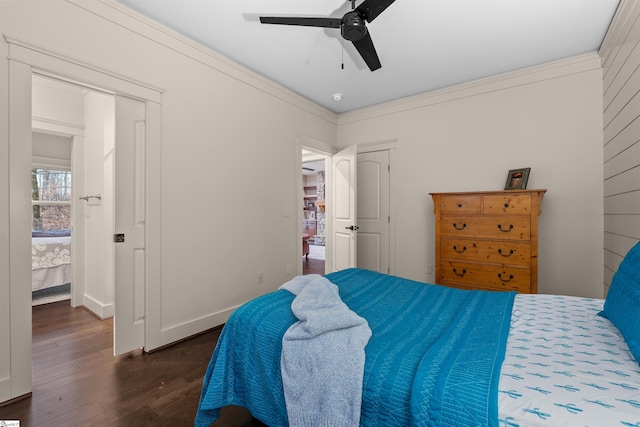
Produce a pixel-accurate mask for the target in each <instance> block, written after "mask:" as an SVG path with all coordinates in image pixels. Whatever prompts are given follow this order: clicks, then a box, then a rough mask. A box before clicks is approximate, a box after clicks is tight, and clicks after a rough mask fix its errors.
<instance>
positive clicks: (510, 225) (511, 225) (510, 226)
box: [454, 224, 513, 233]
mask: <svg viewBox="0 0 640 427" xmlns="http://www.w3.org/2000/svg"><path fill="white" fill-rule="evenodd" d="M454 225H455V224H454ZM498 228H499V229H500V231H502V232H503V233H508V232H510V231H511V230H512V229H513V224H509V228H508V229H507V230H503V229H502V224H498Z"/></svg>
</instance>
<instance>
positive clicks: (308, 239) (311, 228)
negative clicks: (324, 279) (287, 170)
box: [301, 148, 327, 275]
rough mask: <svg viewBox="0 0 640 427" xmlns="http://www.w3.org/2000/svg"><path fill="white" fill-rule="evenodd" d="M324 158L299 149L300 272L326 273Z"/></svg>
mask: <svg viewBox="0 0 640 427" xmlns="http://www.w3.org/2000/svg"><path fill="white" fill-rule="evenodd" d="M326 159H327V156H326V155H325V154H321V153H316V152H313V151H310V150H307V149H304V148H303V149H302V195H301V199H302V224H301V226H302V274H321V275H324V274H325V259H326V230H327V229H326V216H325V200H326V190H325V188H326V186H325V183H326V174H325V171H326Z"/></svg>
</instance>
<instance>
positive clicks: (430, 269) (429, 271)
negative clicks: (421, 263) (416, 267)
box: [427, 264, 433, 274]
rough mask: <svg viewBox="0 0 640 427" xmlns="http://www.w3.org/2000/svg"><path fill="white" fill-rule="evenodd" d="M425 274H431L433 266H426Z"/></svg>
mask: <svg viewBox="0 0 640 427" xmlns="http://www.w3.org/2000/svg"><path fill="white" fill-rule="evenodd" d="M427 274H433V265H431V264H427Z"/></svg>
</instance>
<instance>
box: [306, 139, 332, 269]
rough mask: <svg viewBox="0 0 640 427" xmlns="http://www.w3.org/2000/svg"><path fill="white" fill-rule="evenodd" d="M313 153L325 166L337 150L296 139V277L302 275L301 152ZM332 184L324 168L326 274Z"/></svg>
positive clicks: (330, 176) (327, 169)
mask: <svg viewBox="0 0 640 427" xmlns="http://www.w3.org/2000/svg"><path fill="white" fill-rule="evenodd" d="M303 149H305V150H308V151H313V152H314V153H318V154H320V155H323V156H325V166H326V163H327V158H331V156H333V155H334V154H335V153H336V152H337V151H338V150H337V149H336V148H335V147H333V146H331V145H329V144H327V143H324V142H322V141H318V140H315V139H313V138H309V137H306V136H298V137H297V138H296V180H295V182H296V198H295V200H296V212H297V213H296V243H295V248H296V254H297V255H296V259H297V260H298V262H296V275H297V276H300V275H302V262H300V254H301V245H302V243H301V242H302V220H303V219H304V215H303V210H302V208H303V205H302V194H303V189H302V150H303ZM332 183H333V175H332V171H331V168H330V167H325V172H324V191H325V195H324V198H325V233H324V234H325V255H324V271H325V273H328V272H330V271H333V257H332V254H333V240H332V238H331V231H332V229H333V228H332V225H331V220H330V219H331V218H333V214H332V213H333V208H332V204H331V202H330V199H331V197H332V193H331V190H330V189H331V185H333V184H332Z"/></svg>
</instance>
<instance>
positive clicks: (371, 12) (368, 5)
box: [355, 0, 395, 22]
mask: <svg viewBox="0 0 640 427" xmlns="http://www.w3.org/2000/svg"><path fill="white" fill-rule="evenodd" d="M394 1H395V0H365V1H364V2H363V3H362V4H361V5H360V6H358V7H356V9H355V10H356V11H357V12H358V13H359V14H360V15H361V16H363V17H364V19H366V20H367V22H371V21H373V20H374V19H376V18H377V17H378V15H380V14H381V13H382V12H384V10H385V9H386V8H388V7H389V6H390V5H391V3H393V2H394Z"/></svg>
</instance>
